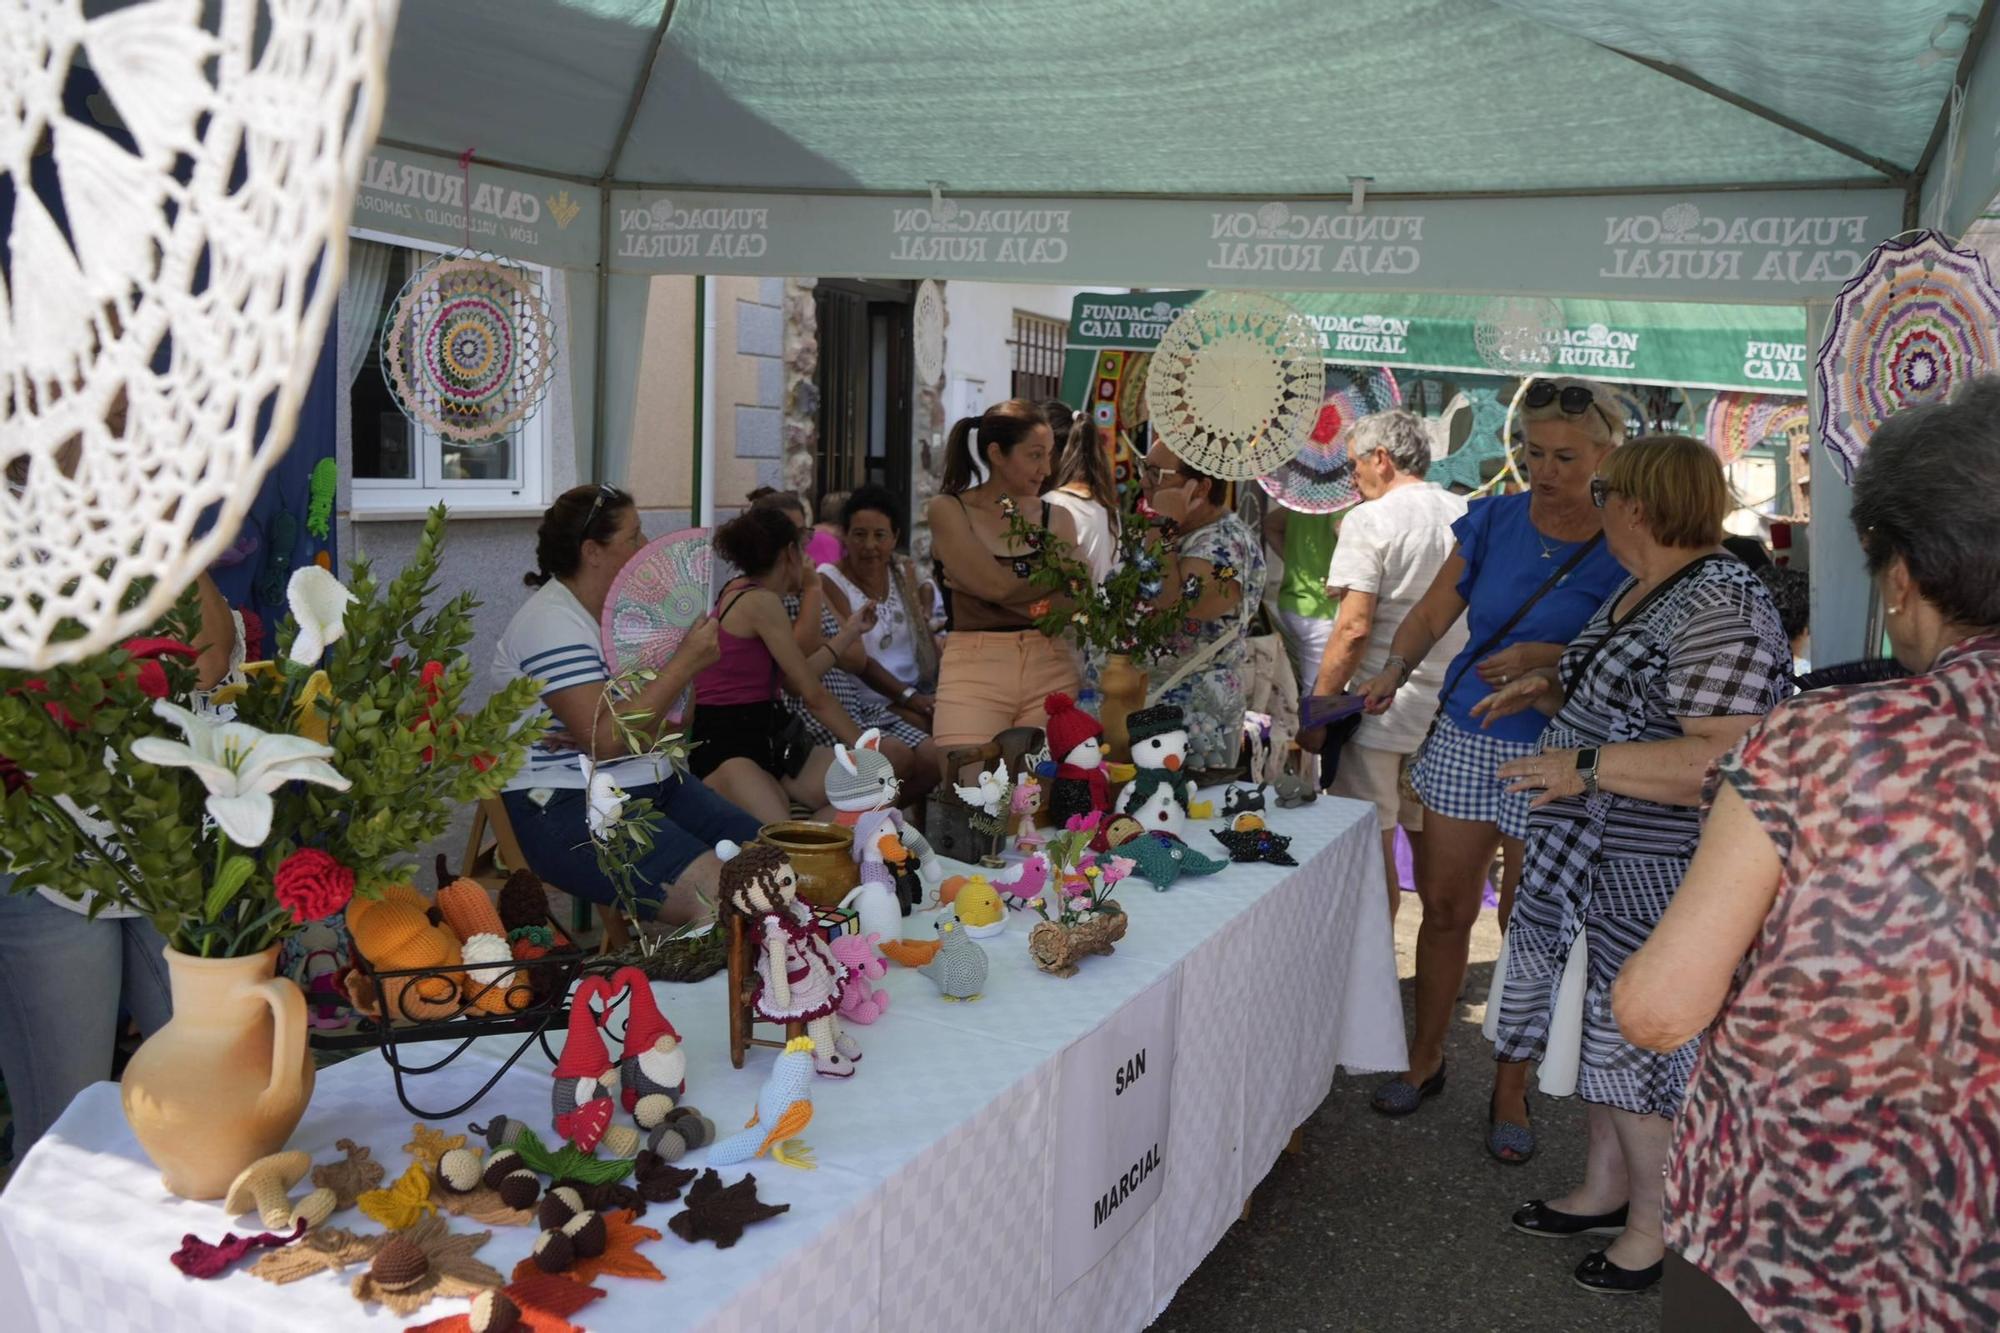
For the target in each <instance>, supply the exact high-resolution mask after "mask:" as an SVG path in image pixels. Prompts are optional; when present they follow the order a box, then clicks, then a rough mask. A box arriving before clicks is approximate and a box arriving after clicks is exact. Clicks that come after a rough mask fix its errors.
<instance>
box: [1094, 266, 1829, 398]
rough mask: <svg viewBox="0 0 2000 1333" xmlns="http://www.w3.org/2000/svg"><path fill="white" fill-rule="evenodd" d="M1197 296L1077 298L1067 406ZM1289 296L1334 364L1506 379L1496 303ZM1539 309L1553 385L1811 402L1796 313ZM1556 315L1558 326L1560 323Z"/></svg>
mask: <svg viewBox="0 0 2000 1333" xmlns="http://www.w3.org/2000/svg"><path fill="white" fill-rule="evenodd" d="M1200 295H1201V293H1200V292H1199V291H1174V292H1160V291H1153V292H1134V293H1131V294H1129V295H1113V296H1099V295H1083V296H1079V297H1077V298H1076V301H1075V303H1074V305H1073V306H1072V308H1071V311H1070V324H1069V345H1068V355H1067V356H1066V357H1065V359H1064V374H1063V392H1064V394H1065V396H1066V397H1070V398H1071V399H1072V401H1075V400H1079V399H1080V398H1081V397H1082V396H1083V395H1084V394H1085V393H1086V391H1087V390H1088V388H1089V382H1090V378H1091V375H1092V368H1093V366H1094V364H1095V362H1096V353H1097V352H1099V351H1100V350H1104V349H1114V350H1121V351H1128V352H1150V351H1151V350H1152V349H1153V347H1154V345H1155V344H1157V343H1158V342H1159V340H1160V337H1161V335H1162V334H1164V333H1165V332H1166V329H1167V325H1168V324H1169V323H1171V322H1172V320H1173V317H1174V315H1175V314H1176V313H1177V312H1178V311H1179V310H1180V309H1181V307H1182V306H1185V305H1187V304H1188V303H1189V302H1190V301H1193V300H1194V299H1195V298H1196V297H1198V296H1200ZM1281 295H1282V296H1283V298H1284V299H1285V300H1286V301H1289V302H1290V303H1291V304H1292V305H1293V306H1294V307H1296V308H1297V309H1298V310H1299V311H1300V313H1302V314H1304V315H1305V317H1306V318H1307V319H1308V320H1310V321H1311V322H1312V323H1313V325H1314V327H1316V328H1317V329H1318V330H1319V333H1320V339H1321V342H1322V343H1323V344H1324V346H1325V349H1326V359H1327V360H1328V361H1333V362H1338V363H1340V364H1342V365H1354V366H1367V365H1379V366H1391V367H1393V368H1395V369H1397V370H1405V369H1408V370H1428V371H1440V372H1446V373H1450V372H1458V373H1463V374H1477V375H1491V374H1494V373H1496V371H1498V370H1499V369H1500V368H1499V367H1496V366H1495V364H1494V363H1493V362H1491V361H1489V360H1488V359H1487V358H1486V357H1485V356H1482V355H1481V351H1480V343H1481V340H1482V337H1485V338H1486V339H1487V340H1489V341H1490V340H1491V338H1492V336H1493V331H1492V329H1491V327H1490V324H1489V327H1488V328H1487V329H1485V330H1482V327H1481V325H1482V321H1489V322H1490V320H1491V319H1492V316H1493V313H1494V311H1495V304H1494V301H1493V300H1492V299H1491V298H1487V297H1477V296H1400V295H1352V294H1343V293H1338V292H1286V293H1281ZM1537 304H1538V305H1539V306H1540V308H1541V313H1542V314H1544V315H1546V316H1549V317H1548V318H1546V319H1544V320H1543V321H1542V328H1543V333H1542V335H1541V340H1540V341H1541V350H1540V354H1539V355H1536V356H1533V357H1531V358H1530V361H1531V362H1533V363H1537V364H1538V368H1539V369H1540V371H1541V372H1542V373H1545V374H1551V375H1585V376H1589V377H1591V378H1593V379H1601V380H1608V381H1613V382H1617V383H1625V384H1666V385H1673V386H1676V387H1678V388H1683V389H1747V390H1750V391H1753V392H1757V393H1770V394H1789V395H1794V396H1803V395H1804V394H1805V391H1806V382H1807V378H1808V376H1807V361H1806V321H1805V312H1804V311H1803V310H1800V309H1791V308H1786V307H1782V306H1739V305H1694V304H1677V303H1668V302H1642V301H1586V300H1562V301H1550V302H1547V303H1537ZM1557 312H1559V314H1560V318H1555V317H1554V316H1555V315H1556V314H1557ZM1514 317H1515V318H1518V306H1517V307H1516V311H1515V316H1514ZM1514 364H1520V363H1519V362H1518V361H1516V362H1514Z"/></svg>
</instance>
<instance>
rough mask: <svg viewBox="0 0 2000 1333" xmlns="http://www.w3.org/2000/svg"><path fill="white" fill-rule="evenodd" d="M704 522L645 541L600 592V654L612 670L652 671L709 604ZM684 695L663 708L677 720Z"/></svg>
mask: <svg viewBox="0 0 2000 1333" xmlns="http://www.w3.org/2000/svg"><path fill="white" fill-rule="evenodd" d="M713 535H714V534H713V533H711V532H710V531H709V529H707V528H683V529H681V530H680V531H679V532H670V533H668V534H667V535H666V536H664V537H659V538H656V539H655V540H653V541H651V542H648V543H647V544H646V548H645V549H644V550H643V551H641V552H639V554H637V555H635V556H633V557H632V559H631V560H630V561H628V562H627V563H626V565H625V568H623V569H621V570H619V571H618V577H617V578H615V579H613V580H612V581H611V590H610V592H608V593H606V594H605V597H604V617H603V631H604V660H605V661H606V662H608V663H609V664H610V666H611V672H612V674H613V675H622V674H624V673H625V672H628V671H634V670H650V671H657V670H659V669H660V668H661V667H663V666H665V665H666V664H667V660H668V659H669V658H671V657H672V656H673V655H674V653H675V651H676V650H677V649H679V647H680V646H681V640H682V639H685V638H686V637H687V632H688V627H689V626H691V625H693V624H694V622H695V621H697V620H699V619H700V618H701V617H702V615H703V614H704V613H706V612H707V610H708V607H709V587H708V580H709V572H710V568H711V566H712V564H713V562H714V554H713V548H712V547H711V546H710V545H709V539H710V538H711V537H712V536H713ZM685 705H686V700H685V698H682V699H678V700H676V701H675V702H674V705H673V707H672V708H670V709H668V710H667V717H668V719H669V720H670V721H675V722H678V721H679V720H680V719H681V716H682V714H683V713H684V712H685Z"/></svg>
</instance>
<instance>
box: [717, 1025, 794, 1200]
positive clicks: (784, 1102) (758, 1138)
mask: <svg viewBox="0 0 2000 1333" xmlns="http://www.w3.org/2000/svg"><path fill="white" fill-rule="evenodd" d="M812 1081H813V1039H812V1038H811V1037H794V1038H792V1039H791V1040H790V1041H788V1042H786V1043H785V1049H784V1051H783V1052H781V1053H780V1054H779V1056H778V1060H777V1063H776V1064H774V1065H772V1067H771V1074H770V1077H768V1078H766V1079H765V1080H764V1086H763V1088H761V1089H760V1090H759V1091H758V1093H757V1109H756V1111H755V1112H754V1113H753V1114H752V1115H751V1117H750V1123H749V1124H747V1125H745V1126H744V1127H743V1129H742V1130H740V1131H738V1132H737V1133H735V1134H732V1135H730V1136H729V1137H728V1138H726V1139H723V1140H721V1141H720V1142H718V1143H717V1144H716V1145H715V1146H714V1147H712V1148H710V1149H709V1150H708V1164H709V1165H710V1166H735V1165H736V1164H737V1163H739V1162H747V1161H749V1160H750V1159H751V1158H753V1157H762V1156H763V1155H764V1154H766V1153H769V1154H770V1155H771V1160H772V1161H775V1162H783V1163H784V1164H785V1165H786V1166H796V1167H799V1168H801V1169H802V1170H806V1171H810V1170H812V1169H813V1167H814V1165H815V1163H814V1162H813V1159H812V1149H811V1148H809V1147H808V1146H806V1144H804V1143H802V1142H801V1141H800V1140H799V1139H798V1138H796V1137H795V1136H796V1135H797V1134H798V1132H799V1131H800V1130H802V1129H804V1128H805V1127H806V1126H807V1125H808V1124H811V1123H812V1118H813V1104H812Z"/></svg>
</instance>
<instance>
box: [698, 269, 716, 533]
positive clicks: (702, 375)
mask: <svg viewBox="0 0 2000 1333" xmlns="http://www.w3.org/2000/svg"><path fill="white" fill-rule="evenodd" d="M694 320H695V326H696V328H698V329H699V330H700V334H701V336H700V337H699V338H698V339H697V340H696V342H695V351H694V377H695V395H694V432H695V451H694V522H693V526H694V527H697V528H708V527H714V526H715V279H714V278H712V277H709V276H707V275H706V274H704V275H703V276H701V277H699V278H697V279H695V285H694Z"/></svg>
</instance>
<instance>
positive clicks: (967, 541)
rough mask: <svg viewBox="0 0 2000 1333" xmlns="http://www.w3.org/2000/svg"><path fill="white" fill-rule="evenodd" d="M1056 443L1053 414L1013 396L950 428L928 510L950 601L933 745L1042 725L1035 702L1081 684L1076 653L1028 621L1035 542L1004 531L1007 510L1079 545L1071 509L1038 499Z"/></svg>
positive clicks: (1034, 596)
mask: <svg viewBox="0 0 2000 1333" xmlns="http://www.w3.org/2000/svg"><path fill="white" fill-rule="evenodd" d="M1054 447H1055V439H1054V434H1053V432H1052V431H1051V430H1050V429H1049V422H1048V417H1047V416H1046V415H1045V414H1044V413H1043V412H1042V410H1041V409H1040V408H1038V407H1036V406H1035V405H1034V404H1033V403H1027V402H1022V401H1020V400H1018V399H1014V400H1010V401H1008V402H1004V403H1001V404H999V405H998V406H996V407H990V408H988V409H986V411H985V412H983V413H981V414H980V415H979V416H976V417H963V418H960V420H959V421H958V423H957V424H956V425H954V426H953V427H952V428H951V436H950V440H949V442H948V443H947V445H946V449H945V463H944V484H943V488H942V489H943V494H941V495H939V496H938V497H937V498H936V499H934V500H932V501H931V502H930V505H929V507H928V509H927V511H926V517H927V518H928V519H929V522H930V529H931V551H932V555H933V558H934V564H935V568H936V574H937V583H938V586H939V587H940V588H942V589H943V590H944V605H945V630H946V638H945V645H944V656H943V658H942V660H941V661H940V663H939V666H938V688H937V708H936V712H935V714H934V715H933V716H934V725H933V727H932V731H931V735H932V738H933V739H934V740H935V741H936V743H937V746H938V748H939V749H940V750H948V749H950V748H952V747H954V746H965V745H984V744H985V743H986V742H988V741H990V740H992V739H993V737H994V736H995V735H996V734H998V733H999V732H1002V731H1005V730H1007V729H1008V728H1009V727H1042V726H1046V725H1047V723H1048V715H1047V714H1046V713H1045V712H1044V711H1043V708H1042V701H1043V700H1044V699H1046V698H1047V697H1048V696H1049V695H1051V694H1054V693H1058V692H1060V693H1064V694H1072V695H1073V694H1075V693H1076V690H1077V687H1078V685H1079V683H1080V680H1079V673H1078V671H1077V667H1076V659H1075V657H1074V656H1073V655H1072V654H1071V653H1070V652H1069V651H1068V650H1067V649H1066V648H1064V647H1063V645H1061V644H1059V643H1055V642H1052V641H1051V640H1050V639H1049V637H1048V636H1047V635H1045V634H1043V633H1042V632H1041V631H1040V630H1038V629H1036V628H1035V625H1034V621H1033V619H1032V612H1031V610H1030V608H1031V607H1033V606H1034V605H1035V603H1037V602H1040V601H1043V600H1044V599H1045V597H1046V594H1045V593H1043V592H1041V591H1039V590H1037V589H1036V588H1035V587H1034V586H1033V585H1031V584H1030V583H1029V582H1028V575H1029V574H1030V573H1031V572H1032V570H1033V565H1032V564H1031V561H1030V557H1031V556H1032V555H1033V550H1032V548H1029V547H1024V546H1021V545H1019V544H1017V542H1016V541H1015V539H1014V538H1012V537H1011V536H1010V535H1009V533H1008V528H1009V520H1010V518H1011V516H1012V515H1014V514H1016V513H1020V514H1026V515H1029V516H1030V518H1031V520H1032V521H1033V522H1034V523H1035V524H1036V525H1038V526H1039V528H1040V529H1041V533H1042V536H1041V537H1040V540H1041V541H1043V542H1050V541H1056V542H1062V543H1064V544H1065V545H1070V546H1074V545H1075V543H1076V525H1075V523H1074V522H1073V521H1072V520H1071V518H1070V515H1069V513H1068V511H1067V510H1063V509H1058V508H1056V507H1054V506H1053V505H1052V504H1050V503H1049V502H1048V501H1047V500H1045V499H1043V498H1042V495H1041V488H1042V482H1043V479H1044V478H1046V477H1047V476H1048V475H1049V463H1050V455H1051V453H1052V451H1053V449H1054Z"/></svg>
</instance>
